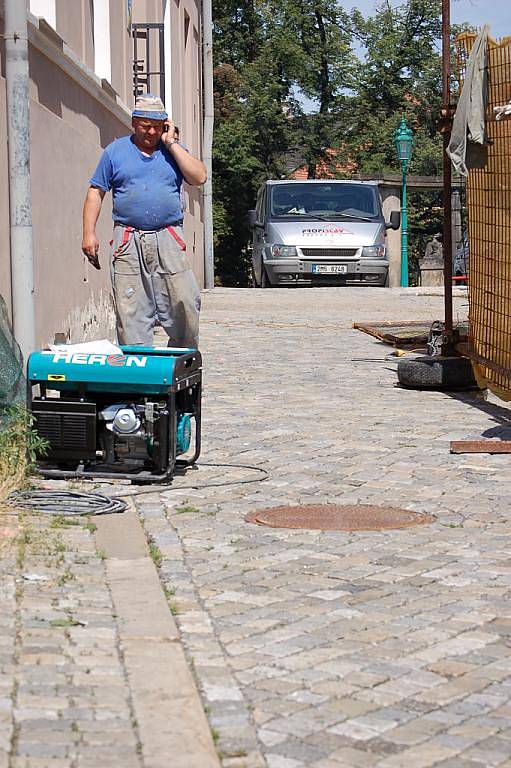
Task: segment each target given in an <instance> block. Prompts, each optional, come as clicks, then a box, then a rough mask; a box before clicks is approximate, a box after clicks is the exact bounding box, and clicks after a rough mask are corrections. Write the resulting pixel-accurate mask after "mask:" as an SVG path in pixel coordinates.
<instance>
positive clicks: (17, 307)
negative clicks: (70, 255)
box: [4, 0, 36, 361]
mask: <svg viewBox="0 0 511 768" xmlns="http://www.w3.org/2000/svg"><path fill="white" fill-rule="evenodd" d="M4 8H5V29H4V38H5V85H6V97H7V139H8V157H9V207H10V242H11V292H12V322H13V332H14V337H15V339H16V341H17V342H18V344H19V345H20V348H21V352H22V354H23V358H24V360H25V361H26V360H27V358H28V355H29V354H30V353H31V352H33V351H34V349H35V344H36V342H35V310H34V261H33V249H32V195H31V189H30V121H29V104H28V82H29V75H28V29H27V5H26V2H24V0H22V1H21V2H20V0H5V4H4Z"/></svg>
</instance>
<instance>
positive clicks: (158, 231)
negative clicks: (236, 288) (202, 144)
mask: <svg viewBox="0 0 511 768" xmlns="http://www.w3.org/2000/svg"><path fill="white" fill-rule="evenodd" d="M132 127H133V133H132V135H131V136H124V137H123V138H121V139H117V140H116V141H113V142H112V143H111V144H109V145H108V146H107V147H106V149H105V151H104V152H103V155H102V156H101V159H100V161H99V164H98V166H97V168H96V170H95V171H94V174H93V176H92V178H91V180H90V187H89V189H88V191H87V196H86V198H85V203H84V206H83V241H82V251H83V253H84V254H85V256H86V257H87V258H88V260H89V261H90V263H91V264H92V265H93V266H94V267H96V269H100V268H101V266H100V262H99V241H98V238H97V236H96V223H97V220H98V217H99V214H100V211H101V205H102V202H103V198H104V196H105V194H106V193H107V192H108V191H110V190H112V196H113V211H112V215H113V220H114V236H113V240H112V243H111V246H112V253H111V257H112V258H111V276H112V287H113V294H114V301H115V309H116V316H117V340H118V343H119V344H143V345H147V346H151V345H152V343H153V332H154V327H155V325H156V323H157V322H158V323H159V324H160V325H161V326H162V327H163V328H164V330H165V332H166V333H167V336H168V337H169V341H168V343H169V346H176V347H197V346H198V341H199V311H200V291H199V286H198V285H197V281H196V279H195V276H194V274H193V272H192V270H191V268H190V264H189V262H188V259H187V257H186V254H185V250H186V246H185V243H184V240H183V230H182V222H183V210H182V204H181V194H180V192H181V185H182V183H183V180H184V181H186V182H187V183H188V184H190V185H192V186H194V187H195V186H200V185H201V184H203V183H204V182H205V181H206V168H205V166H204V163H202V162H201V160H198V159H197V158H195V157H193V156H192V155H191V154H190V153H189V152H188V150H187V149H186V148H185V147H184V146H183V145H182V144H181V143H180V142H179V140H178V139H177V138H175V136H174V124H173V122H172V120H171V119H169V116H168V114H167V113H166V111H165V107H164V105H163V102H162V101H161V99H159V98H158V97H157V96H153V95H152V94H150V93H148V94H144V95H143V96H140V97H139V98H137V100H136V102H135V109H134V110H133V112H132Z"/></svg>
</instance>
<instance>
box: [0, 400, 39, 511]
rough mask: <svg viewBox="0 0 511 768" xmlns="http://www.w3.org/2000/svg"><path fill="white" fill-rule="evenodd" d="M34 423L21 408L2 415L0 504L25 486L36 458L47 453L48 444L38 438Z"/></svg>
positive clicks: (0, 425) (0, 429)
mask: <svg viewBox="0 0 511 768" xmlns="http://www.w3.org/2000/svg"><path fill="white" fill-rule="evenodd" d="M33 421H34V420H33V416H32V414H31V413H29V412H28V411H27V409H26V408H25V407H24V406H21V405H15V406H12V407H10V408H6V409H5V410H4V411H3V412H2V413H1V414H0V501H3V500H4V499H6V498H7V496H8V495H9V494H10V493H12V491H14V490H16V489H18V488H22V487H23V486H24V485H25V484H26V482H27V478H28V475H29V474H30V471H31V470H32V468H33V466H34V464H35V461H36V459H37V457H38V456H42V455H44V454H45V452H46V450H47V447H48V444H47V441H46V440H43V439H42V438H40V437H39V435H38V434H37V432H36V430H35V429H34V426H33Z"/></svg>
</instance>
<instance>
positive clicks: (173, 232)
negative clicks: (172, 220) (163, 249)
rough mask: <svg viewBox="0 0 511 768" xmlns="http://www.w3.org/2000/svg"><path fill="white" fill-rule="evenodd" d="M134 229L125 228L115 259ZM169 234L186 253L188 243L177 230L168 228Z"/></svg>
mask: <svg viewBox="0 0 511 768" xmlns="http://www.w3.org/2000/svg"><path fill="white" fill-rule="evenodd" d="M133 230H134V227H124V232H123V235H122V241H121V244H120V245H119V247H118V248H117V250H116V251H115V253H114V255H113V258H114V259H115V257H116V255H117V254H118V253H119V251H120V250H121V248H123V247H124V246H125V245H126V243H127V242H128V240H129V239H130V235H131V233H132V232H133ZM167 230H168V232H169V233H170V234H171V235H172V237H173V238H174V240H175V241H176V243H177V244H178V245H179V247H180V248H181V250H182V251H186V243H185V241H184V240H182V239H181V238H180V237H179V235H178V234H177V232H176V230H175V229H174V228H173V227H167Z"/></svg>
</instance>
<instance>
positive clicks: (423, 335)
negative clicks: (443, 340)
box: [353, 320, 431, 347]
mask: <svg viewBox="0 0 511 768" xmlns="http://www.w3.org/2000/svg"><path fill="white" fill-rule="evenodd" d="M353 328H356V329H357V330H358V331H363V332H364V333H368V334H369V335H370V336H374V337H375V338H377V339H380V341H385V342H387V344H393V345H394V346H400V347H402V346H409V345H417V344H419V345H422V346H426V344H427V341H428V336H429V329H430V328H431V322H427V323H425V322H423V321H420V320H407V321H404V322H402V323H393V322H388V321H384V322H382V321H381V320H380V321H378V322H375V323H353Z"/></svg>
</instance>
